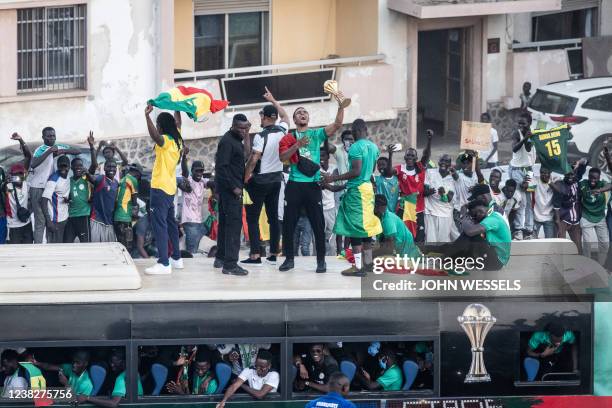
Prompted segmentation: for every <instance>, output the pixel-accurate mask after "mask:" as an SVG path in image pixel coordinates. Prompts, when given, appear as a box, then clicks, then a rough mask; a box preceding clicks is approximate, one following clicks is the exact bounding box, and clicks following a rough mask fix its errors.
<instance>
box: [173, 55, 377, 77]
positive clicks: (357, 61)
mask: <svg viewBox="0 0 612 408" xmlns="http://www.w3.org/2000/svg"><path fill="white" fill-rule="evenodd" d="M384 59H385V55H384V54H376V55H368V56H362V57H347V58H330V59H322V60H314V61H303V62H293V63H290V64H275V65H260V66H256V67H243V68H228V69H216V70H212V71H196V72H185V73H180V74H174V80H183V81H184V80H191V81H196V80H198V79H204V78H209V77H219V76H229V77H232V76H235V75H236V74H244V73H249V72H261V71H275V72H278V71H282V70H293V69H297V68H308V67H324V66H333V65H342V64H349V65H361V64H363V63H368V62H379V61H382V60H384Z"/></svg>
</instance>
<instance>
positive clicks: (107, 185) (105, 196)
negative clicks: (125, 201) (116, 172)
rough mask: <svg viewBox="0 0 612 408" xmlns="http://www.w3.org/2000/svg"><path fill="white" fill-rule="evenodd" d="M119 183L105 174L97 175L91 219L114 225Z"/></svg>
mask: <svg viewBox="0 0 612 408" xmlns="http://www.w3.org/2000/svg"><path fill="white" fill-rule="evenodd" d="M118 189H119V183H118V182H117V180H116V179H113V180H110V179H109V178H108V177H106V176H105V175H103V174H101V175H98V176H96V179H95V182H94V190H93V199H92V205H91V219H92V220H95V221H98V222H101V223H103V224H106V225H113V213H114V211H115V201H116V199H117V190H118Z"/></svg>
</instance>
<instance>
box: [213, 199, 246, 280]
mask: <svg viewBox="0 0 612 408" xmlns="http://www.w3.org/2000/svg"><path fill="white" fill-rule="evenodd" d="M241 229H242V197H236V195H235V194H234V193H233V192H231V191H228V190H219V229H218V233H217V256H216V258H217V259H219V260H221V261H223V268H224V269H234V268H236V266H237V264H238V252H239V251H240V230H241Z"/></svg>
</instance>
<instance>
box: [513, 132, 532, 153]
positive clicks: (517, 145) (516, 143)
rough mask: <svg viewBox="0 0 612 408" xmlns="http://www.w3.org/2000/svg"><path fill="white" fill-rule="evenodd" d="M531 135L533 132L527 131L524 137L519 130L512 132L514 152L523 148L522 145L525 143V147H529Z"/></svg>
mask: <svg viewBox="0 0 612 408" xmlns="http://www.w3.org/2000/svg"><path fill="white" fill-rule="evenodd" d="M530 137H531V132H527V134H525V136H523V138H522V139H521V136H520V133H519V132H518V131H517V132H514V133H513V134H512V151H513V152H514V153H516V152H518V151H519V150H520V149H521V146H523V145H525V148H527V145H528V144H529V138H530ZM529 147H530V148H531V144H529Z"/></svg>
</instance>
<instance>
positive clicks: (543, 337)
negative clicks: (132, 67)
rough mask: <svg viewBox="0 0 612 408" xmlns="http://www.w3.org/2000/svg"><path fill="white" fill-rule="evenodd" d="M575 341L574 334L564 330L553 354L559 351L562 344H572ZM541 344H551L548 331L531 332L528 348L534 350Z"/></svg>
mask: <svg viewBox="0 0 612 408" xmlns="http://www.w3.org/2000/svg"><path fill="white" fill-rule="evenodd" d="M575 341H576V336H574V333H572V332H571V331H569V330H566V331H565V333H563V337H562V338H561V344H560V345H559V347H557V349H556V350H555V354H556V353H560V352H561V350H562V349H563V345H564V344H574V342H575ZM541 346H543V347H544V348H546V347H551V346H553V344H552V340H551V339H550V333H549V332H547V331H537V332H535V333H533V334H532V335H531V338H530V339H529V348H530V349H532V350H534V351H536V350H537V349H539V348H540V347H541Z"/></svg>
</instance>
